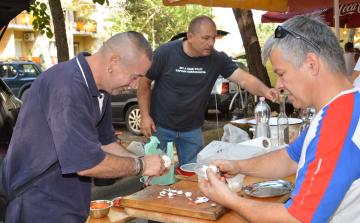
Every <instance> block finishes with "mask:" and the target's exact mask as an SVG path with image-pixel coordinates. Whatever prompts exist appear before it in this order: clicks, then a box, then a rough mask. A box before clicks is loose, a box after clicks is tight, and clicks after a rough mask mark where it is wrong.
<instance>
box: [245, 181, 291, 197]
mask: <svg viewBox="0 0 360 223" xmlns="http://www.w3.org/2000/svg"><path fill="white" fill-rule="evenodd" d="M294 187H295V185H294V184H293V183H291V182H289V181H285V180H267V181H262V182H257V183H254V184H250V185H247V186H246V187H243V188H242V189H243V191H244V192H245V193H246V194H247V195H250V196H253V197H260V198H266V197H277V196H282V195H284V194H287V193H290V192H291V191H293V190H294Z"/></svg>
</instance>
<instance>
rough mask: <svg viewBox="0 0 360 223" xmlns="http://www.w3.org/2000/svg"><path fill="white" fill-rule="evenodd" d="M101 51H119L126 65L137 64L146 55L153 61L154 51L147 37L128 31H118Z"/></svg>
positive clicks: (123, 64)
mask: <svg viewBox="0 0 360 223" xmlns="http://www.w3.org/2000/svg"><path fill="white" fill-rule="evenodd" d="M100 51H101V52H102V54H103V55H104V54H108V53H118V54H120V56H121V64H122V66H124V67H129V66H131V65H134V64H137V63H138V61H139V59H140V56H141V55H142V54H145V56H146V57H147V58H148V59H149V60H150V61H151V62H152V61H153V51H152V49H151V46H150V44H149V42H148V41H147V40H146V38H145V37H144V36H143V35H141V34H140V33H138V32H135V31H128V32H124V33H118V34H116V35H114V36H112V37H110V38H109V39H108V40H107V41H106V42H105V43H104V45H103V46H102V47H101V49H100Z"/></svg>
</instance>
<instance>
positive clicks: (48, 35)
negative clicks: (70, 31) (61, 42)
mask: <svg viewBox="0 0 360 223" xmlns="http://www.w3.org/2000/svg"><path fill="white" fill-rule="evenodd" d="M46 36H47V38H49V39H51V38H53V36H54V34H53V33H52V32H46Z"/></svg>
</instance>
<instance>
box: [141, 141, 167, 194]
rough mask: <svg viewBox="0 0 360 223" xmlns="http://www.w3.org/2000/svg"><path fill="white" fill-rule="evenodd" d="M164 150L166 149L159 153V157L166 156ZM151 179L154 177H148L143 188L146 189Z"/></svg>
mask: <svg viewBox="0 0 360 223" xmlns="http://www.w3.org/2000/svg"><path fill="white" fill-rule="evenodd" d="M165 149H166V147H165V148H164V149H163V150H162V151H161V153H160V156H161V157H162V156H163V155H165V154H166V153H165ZM153 178H154V176H151V177H148V179H147V180H146V182H145V183H144V186H145V187H148V186H149V184H150V182H151V180H152V179H153Z"/></svg>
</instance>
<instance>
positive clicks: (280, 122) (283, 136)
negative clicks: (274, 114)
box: [277, 95, 289, 145]
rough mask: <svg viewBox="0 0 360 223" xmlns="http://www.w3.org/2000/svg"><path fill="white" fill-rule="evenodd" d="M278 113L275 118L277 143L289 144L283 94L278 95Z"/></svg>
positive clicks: (287, 121)
mask: <svg viewBox="0 0 360 223" xmlns="http://www.w3.org/2000/svg"><path fill="white" fill-rule="evenodd" d="M279 97H280V114H279V117H278V119H277V130H278V145H285V144H289V120H288V117H287V116H286V113H285V95H280V96H279Z"/></svg>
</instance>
